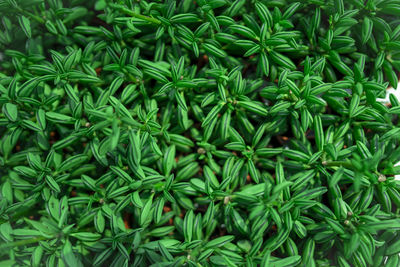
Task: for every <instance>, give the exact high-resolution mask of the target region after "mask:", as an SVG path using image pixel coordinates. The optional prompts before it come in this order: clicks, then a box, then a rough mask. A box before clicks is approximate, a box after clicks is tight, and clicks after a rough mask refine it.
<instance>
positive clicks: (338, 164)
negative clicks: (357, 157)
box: [322, 161, 353, 169]
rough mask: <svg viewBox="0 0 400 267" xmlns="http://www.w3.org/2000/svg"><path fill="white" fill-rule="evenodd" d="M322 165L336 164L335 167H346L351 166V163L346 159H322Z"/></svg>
mask: <svg viewBox="0 0 400 267" xmlns="http://www.w3.org/2000/svg"><path fill="white" fill-rule="evenodd" d="M322 165H324V166H336V167H341V166H343V167H346V168H350V169H352V168H353V165H352V164H351V163H350V162H348V161H324V162H322Z"/></svg>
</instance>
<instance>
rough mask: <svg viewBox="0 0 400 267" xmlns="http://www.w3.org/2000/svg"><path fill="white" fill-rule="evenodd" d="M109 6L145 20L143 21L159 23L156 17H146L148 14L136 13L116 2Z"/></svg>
mask: <svg viewBox="0 0 400 267" xmlns="http://www.w3.org/2000/svg"><path fill="white" fill-rule="evenodd" d="M110 6H111V7H114V8H116V9H118V10H119V11H121V12H123V13H125V14H127V15H129V16H131V17H135V18H138V19H142V20H145V21H148V22H151V23H154V24H157V25H160V24H161V21H160V20H158V19H156V18H152V17H148V16H145V15H142V14H137V13H135V12H133V11H132V10H130V9H128V8H126V7H124V6H121V5H117V4H110Z"/></svg>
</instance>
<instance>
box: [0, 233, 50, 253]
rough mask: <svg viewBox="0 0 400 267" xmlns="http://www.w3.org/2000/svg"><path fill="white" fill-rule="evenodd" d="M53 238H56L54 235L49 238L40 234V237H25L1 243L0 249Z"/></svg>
mask: <svg viewBox="0 0 400 267" xmlns="http://www.w3.org/2000/svg"><path fill="white" fill-rule="evenodd" d="M51 238H54V237H53V236H52V237H50V238H49V237H44V236H39V237H35V238H31V239H25V240H19V241H14V242H10V243H5V244H3V245H0V250H2V249H5V248H9V247H18V246H23V245H28V244H33V243H37V242H39V241H42V240H46V239H51Z"/></svg>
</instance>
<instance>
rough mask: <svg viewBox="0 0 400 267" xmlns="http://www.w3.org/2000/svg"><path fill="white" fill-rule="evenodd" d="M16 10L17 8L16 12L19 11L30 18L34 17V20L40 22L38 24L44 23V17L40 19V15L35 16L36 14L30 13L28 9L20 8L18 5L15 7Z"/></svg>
mask: <svg viewBox="0 0 400 267" xmlns="http://www.w3.org/2000/svg"><path fill="white" fill-rule="evenodd" d="M17 10H18V12H20V13H21V14H24V15H25V16H27V17H30V18H31V19H34V20H36V21H37V22H38V23H40V24H45V22H46V21H45V20H44V19H42V18H41V17H39V16H37V15H35V14H32V13H30V12H28V11H25V10H23V9H22V8H20V7H18V8H17Z"/></svg>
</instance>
